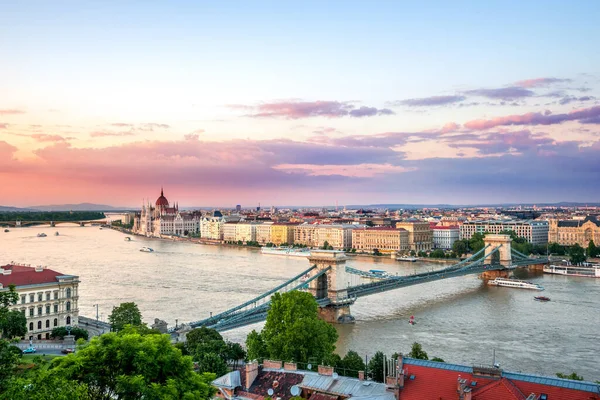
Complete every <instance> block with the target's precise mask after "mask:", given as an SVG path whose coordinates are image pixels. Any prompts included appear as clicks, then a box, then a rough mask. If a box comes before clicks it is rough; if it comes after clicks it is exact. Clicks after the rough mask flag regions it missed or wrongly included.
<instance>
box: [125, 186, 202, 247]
mask: <svg viewBox="0 0 600 400" xmlns="http://www.w3.org/2000/svg"><path fill="white" fill-rule="evenodd" d="M200 218H201V216H200V213H198V212H192V213H184V212H180V211H179V205H178V204H175V205H174V206H173V207H170V206H169V201H168V200H167V198H166V197H165V196H164V192H163V190H162V189H161V190H160V197H159V198H158V199H156V202H155V203H154V206H152V204H150V202H148V203H147V204H143V205H142V210H141V211H140V213H139V215H136V216H135V219H134V224H133V232H134V233H137V234H140V235H144V236H156V237H160V236H162V235H168V236H173V235H176V236H184V235H188V234H199V233H200Z"/></svg>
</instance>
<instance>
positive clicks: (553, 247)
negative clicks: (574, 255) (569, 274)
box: [548, 243, 565, 256]
mask: <svg viewBox="0 0 600 400" xmlns="http://www.w3.org/2000/svg"><path fill="white" fill-rule="evenodd" d="M548 251H550V254H556V255H557V256H564V255H565V248H564V247H563V246H561V245H560V244H558V243H550V244H549V245H548Z"/></svg>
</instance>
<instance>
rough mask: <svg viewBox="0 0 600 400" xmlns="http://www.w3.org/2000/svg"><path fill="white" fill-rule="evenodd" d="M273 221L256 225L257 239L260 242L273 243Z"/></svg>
mask: <svg viewBox="0 0 600 400" xmlns="http://www.w3.org/2000/svg"><path fill="white" fill-rule="evenodd" d="M272 225H273V223H272V222H265V223H262V224H260V225H257V226H256V241H257V242H258V243H260V244H267V243H271V226H272Z"/></svg>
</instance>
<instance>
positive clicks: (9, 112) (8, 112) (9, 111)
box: [0, 108, 25, 115]
mask: <svg viewBox="0 0 600 400" xmlns="http://www.w3.org/2000/svg"><path fill="white" fill-rule="evenodd" d="M15 114H25V111H23V110H17V109H14V108H13V109H4V110H0V115H15Z"/></svg>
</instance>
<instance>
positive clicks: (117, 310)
mask: <svg viewBox="0 0 600 400" xmlns="http://www.w3.org/2000/svg"><path fill="white" fill-rule="evenodd" d="M108 321H109V322H110V324H111V325H112V330H113V331H116V332H118V331H120V330H122V329H123V328H125V325H132V326H139V325H142V313H140V310H139V308H138V306H137V304H135V303H133V302H132V303H121V304H120V305H119V307H113V310H112V313H110V315H109V316H108Z"/></svg>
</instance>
